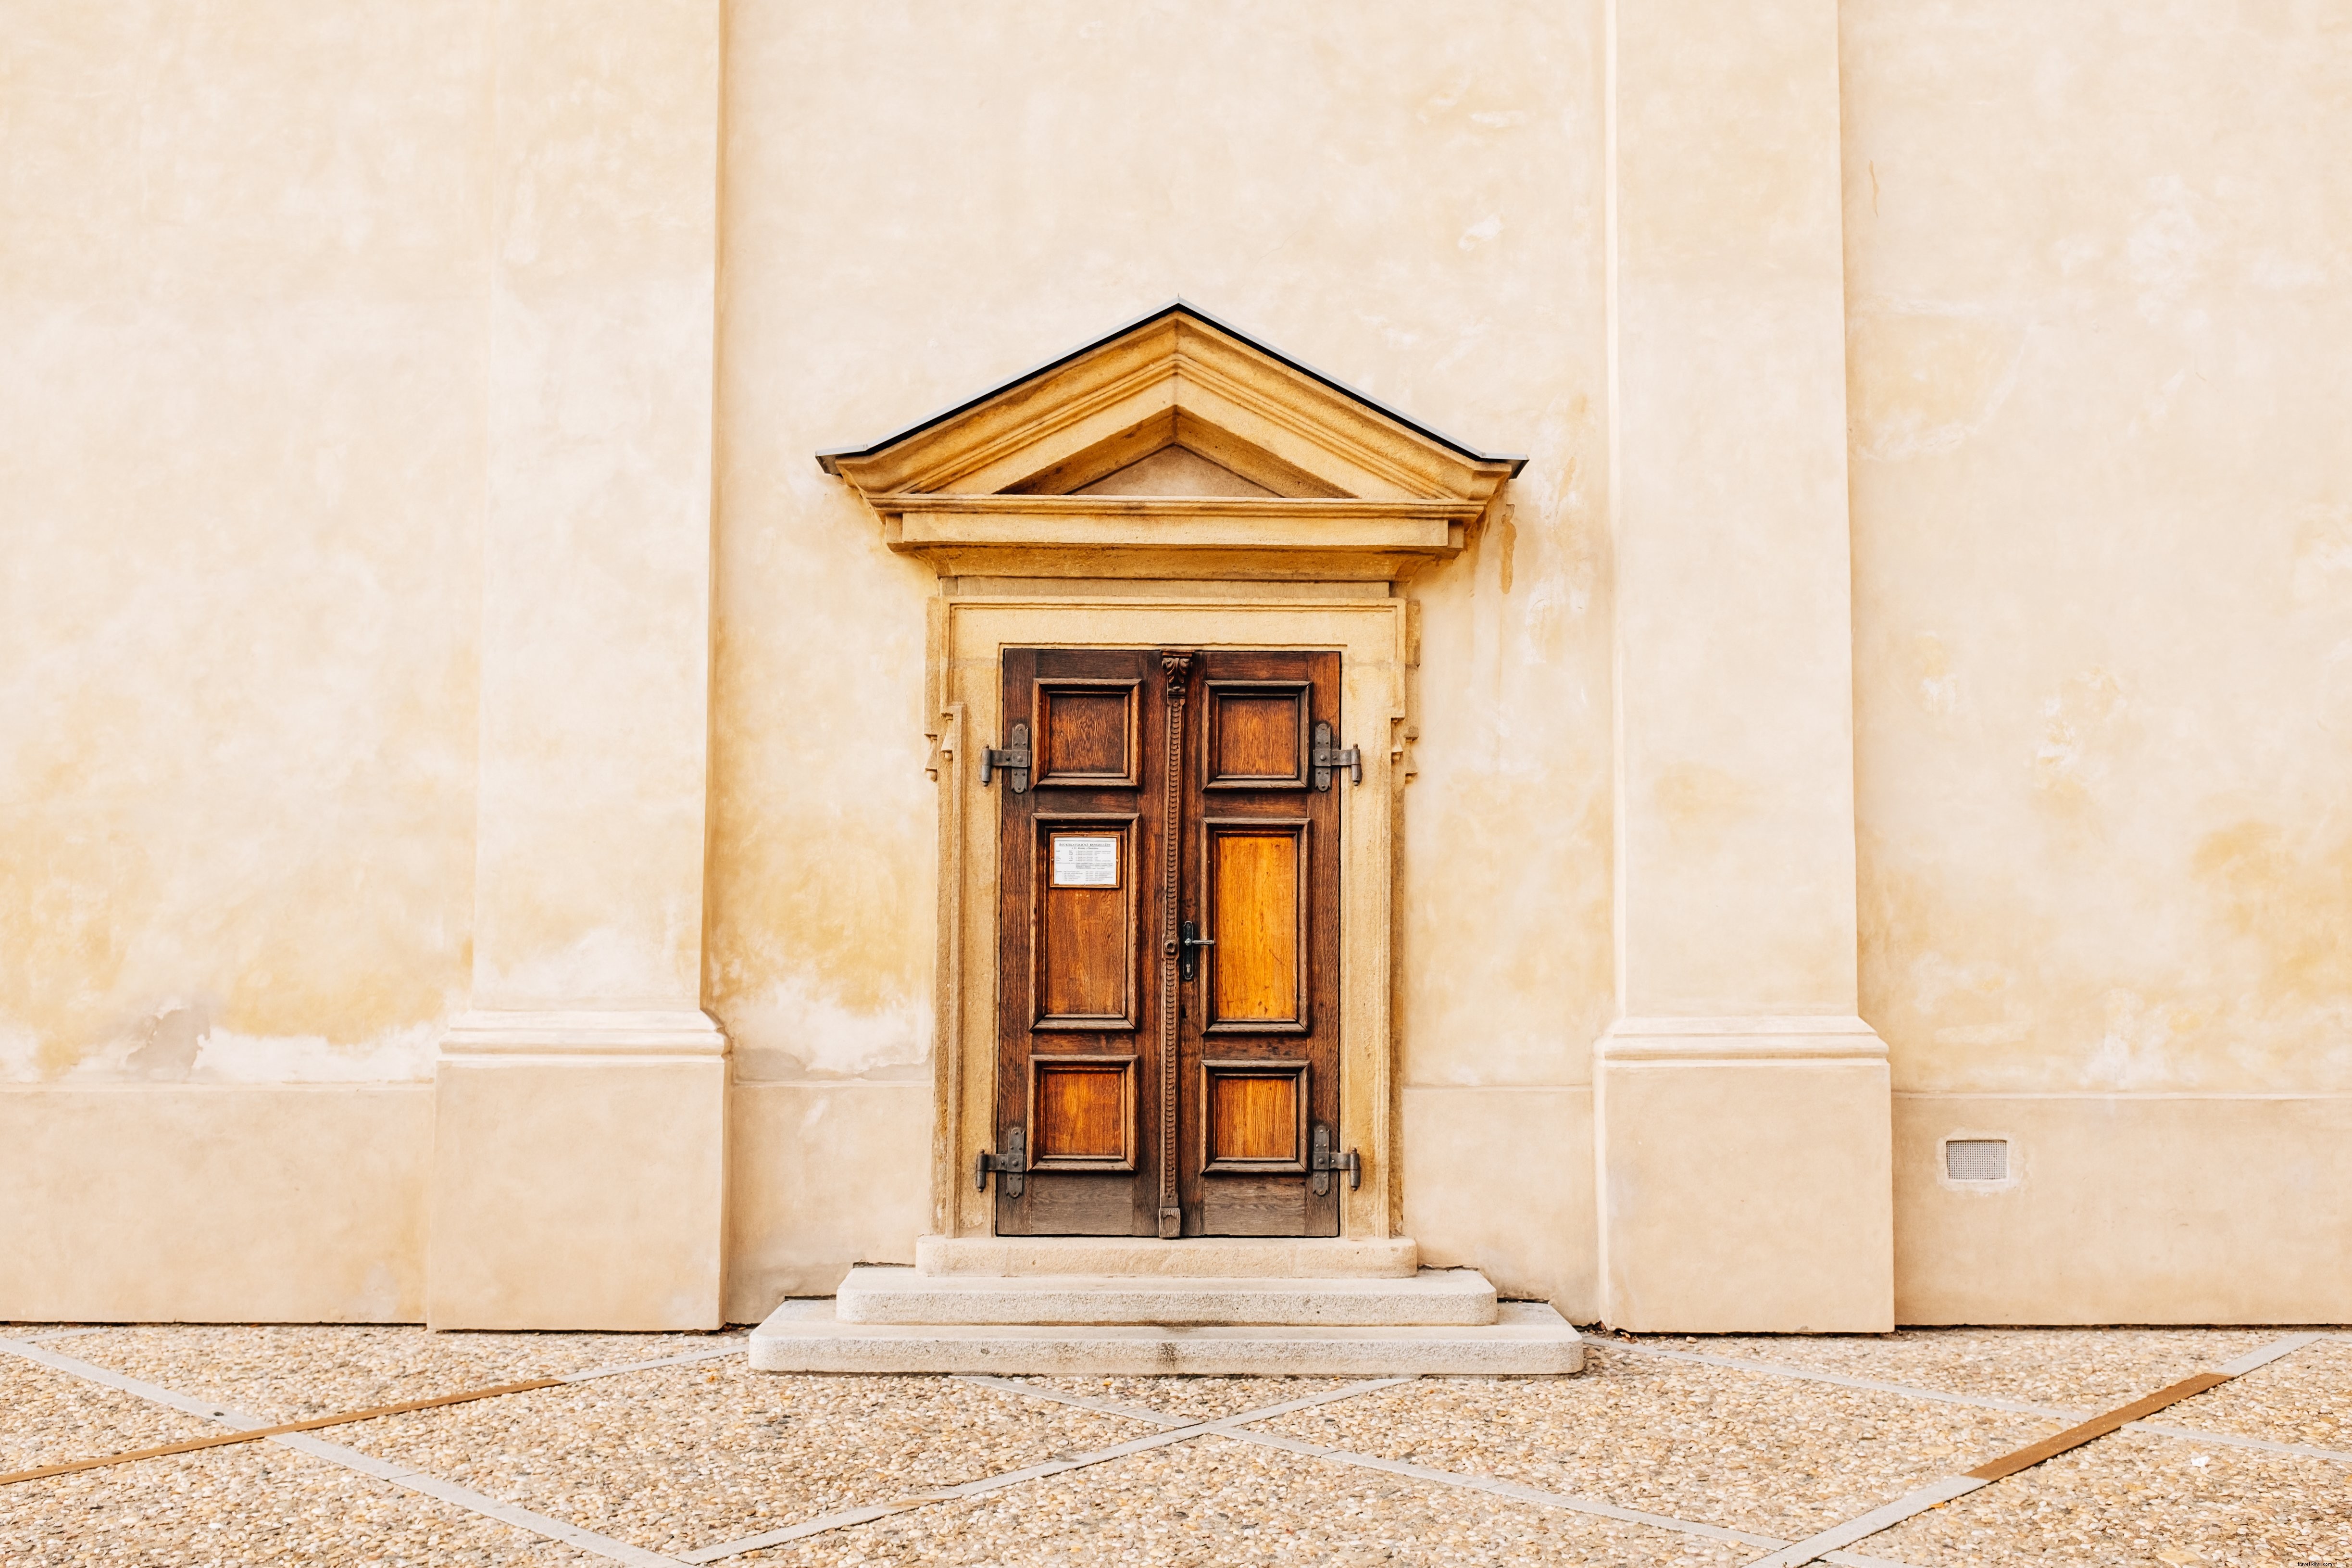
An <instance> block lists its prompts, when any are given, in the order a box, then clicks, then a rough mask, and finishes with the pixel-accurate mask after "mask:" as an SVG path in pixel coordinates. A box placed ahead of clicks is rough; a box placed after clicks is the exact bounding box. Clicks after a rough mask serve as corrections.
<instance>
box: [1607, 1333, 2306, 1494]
mask: <svg viewBox="0 0 2352 1568" xmlns="http://www.w3.org/2000/svg"><path fill="white" fill-rule="evenodd" d="M2325 1339H2346V1340H2352V1334H2326V1333H2305V1334H2289V1335H2288V1336H2287V1337H2286V1338H2284V1339H2283V1340H2278V1341H2275V1342H2273V1343H2270V1344H2267V1345H2263V1346H2262V1347H2260V1348H2259V1349H2256V1350H2252V1351H2249V1352H2246V1353H2245V1354H2244V1355H2242V1356H2240V1357H2238V1359H2237V1360H2235V1361H2232V1362H2228V1363H2223V1364H2222V1365H2221V1366H2220V1367H2218V1368H2216V1369H2215V1370H2216V1371H2219V1372H2226V1373H2230V1375H2231V1376H2232V1377H2242V1376H2243V1375H2245V1374H2246V1373H2250V1372H2252V1371H2253V1370H2254V1369H2255V1368H2256V1367H2259V1366H2266V1365H2268V1364H2269V1363H2272V1362H2274V1361H2276V1360H2278V1358H2279V1357H2281V1356H2283V1355H2287V1354H2290V1353H2292V1352H2295V1351H2299V1350H2301V1349H2302V1348H2303V1347H2304V1346H2305V1345H2307V1344H2313V1343H2315V1342H2318V1341H2320V1340H2325ZM1585 1345H1586V1346H1587V1348H1588V1349H1599V1350H1601V1351H1602V1352H1609V1351H1626V1352H1631V1353H1633V1354H1634V1355H1645V1356H1656V1357H1658V1358H1660V1359H1662V1360H1665V1361H1687V1362H1696V1363H1699V1364H1700V1365H1702V1366H1721V1367H1730V1368H1732V1369H1734V1370H1736V1371H1739V1372H1754V1373H1763V1374H1764V1375H1766V1376H1768V1377H1785V1378H1789V1379H1790V1380H1792V1381H1794V1382H1799V1383H1833V1384H1837V1385H1839V1386H1840V1387H1842V1388H1866V1389H1874V1390H1876V1391H1877V1392H1879V1393H1882V1394H1903V1395H1904V1396H1906V1398H1911V1399H1931V1400H1934V1401H1936V1402H1937V1403H1938V1404H1942V1405H1979V1406H1980V1407H1982V1408H1984V1409H1987V1410H2010V1411H2015V1412H2016V1413H2018V1414H2019V1415H2064V1416H2082V1415H2088V1414H2089V1412H2087V1411H2084V1410H2078V1409H2074V1408H2071V1407H2069V1406H2066V1405H2031V1404H2027V1403H2025V1402H2023V1401H2021V1400H2015V1399H1993V1398H1990V1397H1988V1396H1985V1395H1982V1394H1950V1393H1947V1392H1946V1391H1944V1390H1943V1389H1940V1388H1925V1387H1922V1386H1920V1385H1919V1384H1916V1383H1886V1382H1883V1381H1881V1380H1879V1379H1877V1378H1870V1377H1847V1376H1845V1375H1844V1374H1843V1373H1834V1372H1817V1371H1815V1370H1814V1369H1812V1368H1811V1367H1806V1366H1790V1364H1788V1363H1786V1362H1777V1361H1743V1360H1741V1359H1739V1358H1738V1357H1737V1356H1722V1355H1701V1354H1699V1353H1697V1352H1693V1351H1669V1350H1661V1349H1659V1348H1657V1347H1656V1346H1654V1345H1637V1344H1628V1343H1626V1342H1623V1341H1622V1340H1606V1339H1600V1338H1591V1339H1587V1340H1586V1341H1585ZM2125 1430H2126V1431H2130V1432H2145V1433H2147V1435H2148V1436H2152V1437H2169V1438H2172V1439H2173V1440H2174V1441H2176V1442H2184V1443H2219V1444H2223V1445H2226V1446H2229V1447H2241V1448H2268V1449H2271V1450H2272V1451H2273V1452H2275V1453H2281V1454H2300V1455H2302V1456H2303V1457H2305V1458H2312V1459H2332V1460H2334V1461H2336V1463H2338V1464H2352V1452H2347V1451H2346V1450H2344V1449H2341V1448H2315V1447H2310V1446H2308V1445H2306V1444H2302V1443H2269V1442H2264V1441H2263V1439H2261V1438H2259V1437H2241V1436H2237V1435H2236V1434H2235V1433H2231V1432H2214V1431H2210V1430H2208V1429H2207V1428H2205V1427H2202V1426H2147V1425H2146V1424H2145V1423H2142V1422H2138V1421H2133V1422H2128V1423H2126V1426H2125Z"/></svg>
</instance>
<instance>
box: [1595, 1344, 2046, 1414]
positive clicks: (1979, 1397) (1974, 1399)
mask: <svg viewBox="0 0 2352 1568" xmlns="http://www.w3.org/2000/svg"><path fill="white" fill-rule="evenodd" d="M1584 1343H1585V1346H1586V1348H1587V1349H1590V1350H1599V1351H1602V1352H1610V1351H1626V1352H1631V1353H1633V1354H1634V1355H1645V1356H1655V1357H1657V1358H1659V1359H1660V1360H1663V1361H1688V1362H1696V1363H1699V1364H1700V1365H1701V1366H1722V1367H1730V1368H1732V1369H1733V1370H1734V1371H1738V1372H1760V1373H1766V1374H1768V1375H1769V1376H1772V1377H1786V1378H1793V1379H1795V1380H1796V1381H1798V1382H1800V1383H1832V1384H1836V1385H1837V1386H1839V1387H1840V1388H1867V1389H1874V1390H1876V1391H1877V1392H1879V1393H1881V1394H1907V1395H1909V1396H1910V1397H1911V1398H1913V1399H1932V1400H1934V1401H1935V1402H1936V1403H1937V1404H1939V1405H1975V1406H1977V1407H1978V1408H1979V1409H1980V1410H2007V1411H2011V1412H2012V1413H2014V1414H2016V1415H2058V1416H2065V1417H2069V1418H2073V1417H2078V1416H2083V1415H2089V1414H2090V1412H2088V1411H2086V1410H2075V1409H2070V1408H2067V1407H2066V1406H2064V1405H2029V1404H2027V1403H2026V1402H2024V1401H2023V1400H2020V1399H1995V1398H1993V1397H1991V1396H1990V1395H1989V1394H1947V1393H1945V1392H1944V1391H1943V1390H1942V1389H1940V1388H1924V1387H1922V1386H1920V1385H1919V1384H1916V1383H1886V1382H1884V1381H1882V1380H1880V1379H1878V1378H1874V1377H1848V1376H1847V1375H1845V1374H1844V1373H1837V1372H1816V1371H1814V1370H1813V1369H1812V1368H1811V1367H1809V1366H1791V1365H1790V1364H1789V1363H1786V1362H1777V1361H1744V1360H1742V1359H1740V1358H1739V1357H1738V1356H1727V1355H1702V1354H1700V1353H1699V1352H1696V1351H1668V1350H1660V1349H1658V1348H1657V1347H1656V1346H1654V1345H1636V1344H1627V1343H1626V1342H1624V1341H1622V1340H1604V1339H1598V1338H1595V1339H1589V1340H1587V1341H1585V1342H1584Z"/></svg>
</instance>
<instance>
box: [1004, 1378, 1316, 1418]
mask: <svg viewBox="0 0 2352 1568" xmlns="http://www.w3.org/2000/svg"><path fill="white" fill-rule="evenodd" d="M1008 1381H1011V1382H1015V1383H1024V1384H1029V1385H1030V1386H1032V1387H1034V1388H1039V1389H1045V1390H1049V1391H1051V1392H1052V1393H1055V1394H1079V1395H1082V1396H1084V1397H1086V1398H1089V1399H1107V1400H1109V1401H1110V1402H1111V1403H1112V1404H1114V1405H1132V1406H1134V1407H1135V1408H1137V1409H1139V1410H1151V1411H1157V1412H1158V1413H1159V1414H1160V1415H1175V1416H1188V1417H1191V1418H1192V1419H1195V1420H1202V1421H1213V1420H1217V1419H1220V1418H1222V1417H1223V1416H1227V1415H1240V1414H1241V1413H1242V1412H1244V1410H1263V1409H1265V1407H1266V1406H1267V1405H1280V1404H1283V1403H1285V1402H1286V1401H1288V1400H1292V1399H1303V1398H1305V1397H1306V1396H1307V1395H1308V1394H1321V1393H1323V1392H1324V1391H1325V1390H1327V1389H1333V1388H1339V1387H1343V1386H1345V1385H1346V1384H1348V1383H1349V1382H1351V1381H1352V1382H1361V1381H1363V1380H1362V1379H1360V1378H1357V1379H1349V1378H1344V1377H1023V1378H1013V1379H1010V1380H1008Z"/></svg>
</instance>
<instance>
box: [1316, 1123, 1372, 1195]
mask: <svg viewBox="0 0 2352 1568" xmlns="http://www.w3.org/2000/svg"><path fill="white" fill-rule="evenodd" d="M1307 1169H1308V1170H1310V1171H1312V1172H1314V1173H1315V1195H1316V1196H1317V1197H1318V1198H1319V1197H1322V1196H1324V1195H1325V1194H1328V1193H1329V1192H1330V1190H1331V1173H1332V1172H1334V1171H1345V1172H1347V1173H1348V1190H1349V1192H1351V1193H1352V1192H1354V1191H1355V1190H1356V1189H1357V1188H1359V1187H1360V1186H1362V1185H1363V1184H1364V1162H1363V1161H1362V1160H1361V1159H1360V1158H1359V1157H1358V1156H1357V1153H1356V1152H1355V1151H1354V1150H1353V1149H1350V1150H1349V1151H1348V1152H1346V1153H1344V1154H1335V1153H1333V1152H1331V1130H1330V1129H1329V1128H1328V1127H1326V1126H1324V1125H1323V1124H1322V1123H1320V1122H1318V1123H1316V1126H1315V1147H1314V1148H1313V1150H1312V1151H1311V1152H1310V1153H1309V1156H1308V1159H1307Z"/></svg>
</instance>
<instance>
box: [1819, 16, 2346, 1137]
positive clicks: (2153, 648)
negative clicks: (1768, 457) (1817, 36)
mask: <svg viewBox="0 0 2352 1568" xmlns="http://www.w3.org/2000/svg"><path fill="white" fill-rule="evenodd" d="M1843 16H1844V32H1845V37H1844V49H1845V67H1844V68H1845V93H1846V121H1845V144H1846V233H1847V258H1848V262H1847V280H1848V292H1849V300H1850V316H1851V322H1850V342H1851V346H1852V364H1851V384H1852V390H1853V527H1854V575H1855V583H1856V593H1855V595H1854V602H1855V613H1854V619H1855V636H1856V639H1857V652H1856V666H1857V671H1858V679H1857V683H1856V685H1857V690H1856V704H1857V710H1858V714H1859V726H1858V728H1859V758H1858V763H1857V772H1858V775H1859V780H1860V792H1861V806H1860V816H1861V860H1862V866H1861V879H1862V888H1863V960H1864V964H1863V970H1864V973H1863V994H1864V1002H1863V1011H1864V1016H1866V1017H1868V1018H1869V1020H1870V1021H1871V1022H1872V1023H1873V1024H1874V1025H1876V1026H1878V1028H1879V1029H1880V1031H1881V1032H1882V1033H1883V1034H1884V1035H1885V1038H1886V1040H1887V1042H1888V1045H1889V1047H1891V1050H1892V1054H1893V1065H1894V1070H1895V1084H1896V1087H1897V1089H1910V1090H1930V1089H1937V1090H1962V1089H1965V1090H1976V1091H1990V1090H2016V1089H2032V1090H2042V1091H2053V1090H2068V1089H2083V1090H2099V1091H2105V1092H2119V1093H2134V1092H2159V1091H2163V1092H2170V1091H2204V1092H2215V1091H2247V1090H2277V1089H2312V1090H2317V1089H2327V1090H2336V1091H2341V1090H2344V1089H2347V1088H2352V939H2347V931H2352V805H2347V803H2348V802H2352V795H2347V791H2346V787H2345V781H2346V780H2347V778H2352V442H2347V439H2346V436H2345V433H2346V431H2347V429H2352V377H2347V374H2346V373H2345V368H2344V366H2345V349H2346V345H2347V342H2352V161H2347V159H2346V158H2344V157H2343V156H2342V150H2343V149H2344V148H2345V147H2346V146H2347V145H2352V16H2347V15H2346V14H2345V13H2344V12H2343V11H2342V10H2341V9H2340V8H2333V7H2327V6H2273V7H2246V6H2236V5H2219V4H2214V5H2185V6H2173V7H2168V8H2166V9H2163V10H2161V11H2148V10H2147V9H2146V8H2144V7H2136V6H2130V5H2121V4H2099V5H2066V6H2042V5H2027V4H2022V3H1996V0H1979V3H1977V4H1973V5H1969V6H1968V7H1966V8H1965V9H1964V10H1953V9H1937V8H1929V7H1922V6H1919V5H1907V4H1887V3H1885V0H1860V3H1857V4H1850V5H1846V6H1845V8H1844V12H1843ZM1996 101H1997V102H1999V103H2000V104H2001V105H2002V106H2003V108H2002V111H2001V112H2000V113H1997V114H1988V113H1987V112H1986V110H1985V106H1986V105H1987V104H1988V103H1989V102H1996ZM2159 104H2160V105H2163V106H2165V107H2164V109H2163V110H2162V111H2161V112H2157V111H2155V110H2152V108H2151V107H2150V106H2154V105H2159Z"/></svg>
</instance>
